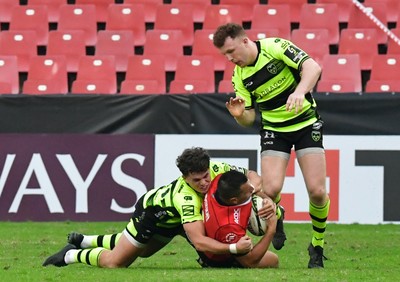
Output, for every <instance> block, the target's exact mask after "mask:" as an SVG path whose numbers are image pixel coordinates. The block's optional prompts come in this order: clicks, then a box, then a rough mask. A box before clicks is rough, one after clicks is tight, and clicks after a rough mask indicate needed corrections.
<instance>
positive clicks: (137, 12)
mask: <svg viewBox="0 0 400 282" xmlns="http://www.w3.org/2000/svg"><path fill="white" fill-rule="evenodd" d="M143 10H144V5H143V4H111V5H109V6H108V9H107V19H106V30H129V31H130V32H132V36H133V42H134V45H135V46H142V45H144V43H145V41H146V22H145V15H144V13H143Z"/></svg>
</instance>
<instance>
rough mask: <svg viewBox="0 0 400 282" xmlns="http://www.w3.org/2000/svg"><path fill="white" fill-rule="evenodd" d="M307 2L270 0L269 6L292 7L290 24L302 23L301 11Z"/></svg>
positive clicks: (305, 0)
mask: <svg viewBox="0 0 400 282" xmlns="http://www.w3.org/2000/svg"><path fill="white" fill-rule="evenodd" d="M307 2H308V1H307V0H268V5H270V4H272V5H277V4H287V5H289V6H290V14H289V16H290V22H292V23H298V22H299V21H300V10H301V7H302V6H303V4H306V3H307Z"/></svg>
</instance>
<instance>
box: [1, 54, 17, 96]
mask: <svg viewBox="0 0 400 282" xmlns="http://www.w3.org/2000/svg"><path fill="white" fill-rule="evenodd" d="M18 93H19V78H18V65H17V57H16V56H3V55H0V94H18Z"/></svg>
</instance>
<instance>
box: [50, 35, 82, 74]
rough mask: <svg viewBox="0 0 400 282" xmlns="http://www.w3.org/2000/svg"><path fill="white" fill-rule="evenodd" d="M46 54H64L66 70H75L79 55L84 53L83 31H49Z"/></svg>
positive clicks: (76, 69)
mask: <svg viewBox="0 0 400 282" xmlns="http://www.w3.org/2000/svg"><path fill="white" fill-rule="evenodd" d="M46 54H47V55H63V56H65V57H66V59H67V61H66V64H67V72H77V71H78V65H79V59H80V57H81V56H85V55H86V45H85V32H84V31H83V30H69V31H68V30H66V31H60V30H52V31H50V33H49V43H48V44H47V53H46Z"/></svg>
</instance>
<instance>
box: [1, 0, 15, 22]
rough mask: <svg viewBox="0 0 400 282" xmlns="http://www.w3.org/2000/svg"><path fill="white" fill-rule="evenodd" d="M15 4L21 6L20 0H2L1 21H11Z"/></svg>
mask: <svg viewBox="0 0 400 282" xmlns="http://www.w3.org/2000/svg"><path fill="white" fill-rule="evenodd" d="M15 6H19V0H0V22H2V23H9V22H10V20H11V11H12V9H13V8H14V7H15Z"/></svg>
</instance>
